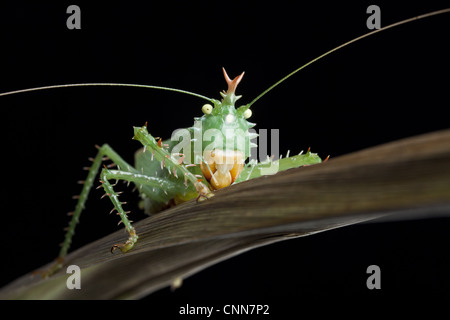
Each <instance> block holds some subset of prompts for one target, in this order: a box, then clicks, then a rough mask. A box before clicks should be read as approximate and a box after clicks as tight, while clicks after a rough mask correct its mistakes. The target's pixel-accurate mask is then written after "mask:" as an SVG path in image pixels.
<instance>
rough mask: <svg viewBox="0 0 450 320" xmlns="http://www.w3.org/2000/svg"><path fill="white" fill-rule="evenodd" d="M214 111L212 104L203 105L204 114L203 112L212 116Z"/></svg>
mask: <svg viewBox="0 0 450 320" xmlns="http://www.w3.org/2000/svg"><path fill="white" fill-rule="evenodd" d="M212 110H213V107H212V105H210V104H205V105H203V107H202V112H203V113H204V114H210V113H211V112H212Z"/></svg>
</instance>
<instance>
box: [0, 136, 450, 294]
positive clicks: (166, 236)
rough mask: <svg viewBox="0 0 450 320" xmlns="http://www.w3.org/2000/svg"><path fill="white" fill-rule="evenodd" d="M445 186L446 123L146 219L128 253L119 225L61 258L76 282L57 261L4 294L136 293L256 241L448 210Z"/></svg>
mask: <svg viewBox="0 0 450 320" xmlns="http://www.w3.org/2000/svg"><path fill="white" fill-rule="evenodd" d="M449 190H450V130H445V131H439V132H434V133H430V134H425V135H421V136H417V137H413V138H408V139H404V140H400V141H396V142H392V143H388V144H385V145H382V146H378V147H374V148H370V149H366V150H363V151H359V152H355V153H352V154H348V155H345V156H341V157H337V158H334V159H333V158H332V159H330V160H329V161H327V162H325V163H322V164H318V165H314V166H309V167H302V168H297V169H291V170H287V171H284V172H280V173H278V174H276V175H274V176H265V177H262V178H258V179H254V180H251V181H247V182H242V183H240V184H237V185H234V186H231V187H228V188H225V189H222V190H219V191H217V192H216V195H215V197H213V198H211V199H209V200H208V201H204V202H201V203H196V202H195V201H191V202H188V203H185V204H182V205H179V206H176V207H174V208H171V209H169V210H166V211H164V212H162V213H160V214H158V215H155V216H153V217H150V218H147V219H144V220H142V221H140V222H138V223H136V224H135V227H136V229H137V232H138V234H139V241H138V243H137V245H136V246H135V248H134V249H133V250H131V251H130V252H129V253H127V254H114V255H112V254H111V253H110V248H111V246H112V245H113V244H115V243H118V242H123V241H124V240H125V238H126V235H125V234H124V232H123V231H118V232H115V233H113V234H111V235H109V236H107V237H105V238H103V239H100V240H98V241H95V242H93V243H91V244H89V245H87V246H85V247H83V248H81V249H79V250H77V251H75V252H73V253H71V254H69V255H68V256H67V259H66V261H65V265H66V266H68V265H72V264H75V265H78V266H79V267H80V268H81V272H82V290H68V289H67V287H66V280H67V277H68V275H67V274H66V273H65V268H63V269H62V270H60V271H59V272H58V273H56V274H55V275H54V276H52V277H51V278H50V279H42V278H41V277H39V276H32V275H25V276H23V277H21V278H19V279H17V280H16V281H14V282H12V283H11V284H9V285H7V286H5V287H4V288H2V289H1V290H0V298H2V299H130V298H139V297H142V296H145V295H148V294H149V293H151V292H154V291H155V290H157V289H159V288H162V287H166V286H169V285H171V283H172V282H173V281H175V280H176V279H179V278H186V277H188V276H190V275H192V274H194V273H196V272H198V271H200V270H202V269H204V268H206V267H208V266H210V265H212V264H215V263H217V262H219V261H222V260H225V259H227V258H230V257H232V256H235V255H238V254H240V253H242V252H245V251H247V250H250V249H253V248H256V247H259V246H263V245H267V244H270V243H274V242H277V241H281V240H287V239H290V238H295V237H300V236H306V235H310V234H313V233H316V232H321V231H325V230H330V229H333V228H337V227H342V226H345V225H350V224H354V223H357V222H361V221H368V220H371V219H375V218H379V217H392V218H394V219H396V218H403V217H405V216H406V217H408V216H411V215H412V214H414V215H417V214H421V215H422V216H423V217H430V216H432V215H433V214H436V213H439V212H441V211H442V210H448V208H449V207H450V192H449ZM402 213H403V214H402ZM47 267H48V266H47ZM44 268H46V267H45V266H44V267H43V269H44Z"/></svg>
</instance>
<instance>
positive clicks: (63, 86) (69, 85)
mask: <svg viewBox="0 0 450 320" xmlns="http://www.w3.org/2000/svg"><path fill="white" fill-rule="evenodd" d="M71 87H136V88H147V89H159V90H166V91H174V92H179V93H184V94H189V95H191V96H194V97H197V98H201V99H205V100H207V101H209V102H211V103H214V99H211V98H208V97H205V96H202V95H200V94H197V93H194V92H190V91H186V90H180V89H174V88H168V87H159V86H149V85H144V84H130V83H74V84H60V85H53V86H45V87H36V88H29V89H22V90H16V91H9V92H5V93H0V97H1V96H7V95H11V94H17V93H24V92H31V91H39V90H48V89H57V88H71Z"/></svg>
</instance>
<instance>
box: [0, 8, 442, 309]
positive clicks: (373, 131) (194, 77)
mask: <svg viewBox="0 0 450 320" xmlns="http://www.w3.org/2000/svg"><path fill="white" fill-rule="evenodd" d="M70 4H72V3H63V2H60V3H59V4H58V5H53V6H50V5H46V4H37V3H22V4H21V3H20V2H15V4H14V5H7V4H0V38H1V67H0V70H1V71H0V73H1V76H0V83H1V85H0V92H7V91H11V90H17V89H24V88H30V87H37V86H45V85H54V84H66V83H82V82H120V83H137V84H153V85H161V86H168V87H174V88H180V89H185V90H189V91H193V92H197V93H199V94H203V95H206V96H209V97H212V98H219V94H218V93H219V91H220V90H223V89H225V88H226V84H225V81H224V80H223V76H222V72H221V67H225V68H226V69H227V71H228V73H229V75H230V76H231V77H235V76H236V75H238V74H239V73H241V72H242V71H245V72H246V73H245V77H244V79H243V81H242V82H241V84H240V85H239V88H238V94H242V95H243V98H242V99H241V102H242V103H247V102H250V101H251V100H252V99H253V98H254V97H256V96H257V95H258V94H259V93H260V92H262V91H263V90H264V89H266V88H267V87H269V86H270V85H271V84H273V83H274V82H275V81H277V80H279V79H280V78H282V77H283V76H285V75H286V74H287V73H289V72H290V71H292V70H293V69H295V68H296V67H299V66H300V65H302V64H304V63H306V62H308V61H309V60H311V59H313V58H315V57H317V56H318V55H320V54H322V53H324V52H325V51H327V50H330V49H332V48H334V47H336V46H338V45H340V44H342V43H344V42H346V41H348V40H351V39H353V38H355V37H357V36H359V35H361V34H364V33H366V32H368V29H367V27H366V19H367V17H368V14H366V9H367V7H368V6H369V5H370V4H372V3H371V2H366V1H358V2H355V3H353V4H351V3H347V4H341V3H339V4H331V3H324V2H320V3H317V4H314V5H313V4H309V3H308V4H307V3H302V2H298V3H296V4H295V5H294V4H292V3H284V2H280V1H277V2H273V3H265V2H263V3H261V2H259V3H258V2H254V3H251V2H245V1H241V2H224V3H215V2H214V3H209V4H202V5H193V4H188V3H170V4H167V5H166V6H164V5H162V4H160V3H159V4H156V3H147V4H145V5H143V4H141V3H139V4H137V3H133V2H121V3H118V2H117V3H114V2H107V3H106V2H105V3H103V4H101V5H100V4H97V5H93V4H89V3H83V2H79V3H77V4H78V5H79V6H80V8H81V19H82V20H81V30H68V29H67V28H66V19H67V17H68V14H66V8H67V7H68V6H69V5H70ZM376 4H378V5H379V6H380V7H381V19H382V20H381V23H382V26H385V25H388V24H390V23H393V22H397V21H400V20H402V19H406V18H410V17H413V16H417V15H419V14H423V13H427V12H430V11H433V10H437V9H442V8H444V5H443V4H439V3H437V2H427V3H426V4H425V3H419V4H411V3H409V2H402V3H399V2H397V3H396V4H391V3H387V2H386V3H385V2H380V1H378V2H377V3H376ZM449 20H450V15H449V14H446V15H442V16H436V17H433V18H427V19H424V20H421V21H417V22H413V23H410V24H407V25H404V26H401V27H398V28H395V29H392V30H389V31H386V32H382V33H379V34H377V35H375V36H372V37H370V38H367V39H365V40H362V41H360V42H357V43H355V44H352V45H351V46H349V47H346V48H344V49H342V50H340V51H338V52H336V53H333V54H332V55H330V56H328V57H326V58H325V59H323V60H320V61H319V62H317V63H315V64H313V65H311V66H310V67H308V68H306V69H305V70H303V71H301V72H300V73H298V74H297V75H296V76H294V77H293V78H291V79H289V80H288V81H286V82H285V83H283V84H282V85H280V86H279V87H277V88H276V89H274V90H273V91H272V92H270V93H269V94H267V95H266V96H265V97H264V98H262V99H261V100H260V101H258V102H257V103H256V104H255V105H254V106H253V107H252V109H253V116H252V118H251V119H250V120H251V121H252V122H256V123H257V128H265V129H271V128H278V129H280V134H281V137H280V152H281V153H286V152H287V150H291V152H299V151H301V150H306V149H307V148H308V147H312V150H313V151H314V152H318V153H319V155H321V156H322V157H325V156H327V155H331V156H332V157H336V156H339V155H342V154H346V153H349V152H352V151H357V150H360V149H363V148H367V147H371V146H375V145H378V144H381V143H385V142H388V141H392V140H396V139H399V138H403V137H408V136H412V135H416V134H421V133H426V132H431V131H434V130H439V129H444V128H448V125H449V117H448V114H447V112H446V111H447V110H446V109H448V105H449V102H448V99H449V84H450V82H449V80H448V75H449V74H450V63H449V61H448V58H449V57H450V49H449V48H448V42H449V40H448V39H449V31H450V23H449ZM202 104H203V101H202V100H199V99H197V98H194V97H191V96H185V95H182V94H177V93H171V92H163V91H155V90H147V89H136V88H105V87H95V88H72V89H56V90H47V91H40V92H33V93H23V94H19V95H13V96H7V97H1V98H0V114H1V116H0V121H1V130H2V136H1V137H2V138H1V139H2V159H3V160H4V161H5V162H4V164H3V166H2V178H3V179H2V184H1V185H2V193H1V199H2V200H1V209H0V214H1V223H2V228H1V233H0V235H1V242H2V251H3V254H2V258H1V259H2V263H1V268H2V270H1V275H2V277H1V279H0V283H1V284H6V283H8V282H9V281H11V280H13V279H15V278H16V277H18V276H20V275H22V274H24V273H26V272H29V271H31V270H33V269H35V268H38V267H40V266H41V265H43V264H44V263H46V262H48V261H50V260H52V259H53V258H54V257H55V256H56V255H57V253H58V249H59V248H58V243H59V242H60V241H62V239H63V236H64V233H63V231H62V228H63V227H65V226H66V225H67V222H68V217H67V216H66V212H68V211H71V210H73V206H74V204H75V202H74V201H73V200H71V196H72V195H74V194H78V193H79V191H80V186H79V185H77V184H76V182H77V181H78V180H82V179H84V177H85V172H84V171H83V170H82V167H83V166H86V165H89V163H88V161H87V158H88V157H92V156H94V155H95V152H96V149H95V148H94V145H95V144H99V145H100V144H102V143H109V144H110V145H111V146H112V147H113V148H114V149H115V150H116V151H117V152H119V153H120V154H121V155H122V156H123V157H124V158H125V159H126V160H127V161H129V162H132V161H133V152H134V151H135V150H136V149H138V148H139V144H138V143H137V142H136V141H133V140H131V137H132V134H133V130H132V127H133V126H141V125H143V124H144V123H145V122H146V121H147V122H148V124H149V131H150V132H151V133H152V134H153V135H155V136H161V137H169V135H170V134H171V132H172V131H173V130H174V129H177V128H183V127H187V126H189V125H191V124H192V121H193V117H194V116H200V115H201V106H202ZM130 191H131V188H130ZM100 194H101V193H100V192H97V190H96V191H93V193H92V194H91V197H90V200H89V201H88V203H87V210H86V212H85V213H84V214H83V215H82V217H81V224H80V225H79V227H78V229H77V235H76V237H75V238H74V243H73V248H74V249H75V248H78V247H80V246H82V245H84V244H86V243H89V242H90V241H93V240H95V239H98V238H100V237H102V236H104V235H107V234H109V233H110V232H112V231H115V230H117V228H118V227H117V226H116V224H117V222H118V220H117V218H115V217H111V216H108V212H109V210H110V205H108V204H106V201H107V200H99V196H100ZM130 199H134V200H136V199H137V197H136V196H135V195H131V196H130ZM132 217H133V218H132V219H133V220H137V219H139V218H142V217H143V214H141V213H139V212H136V210H134V211H133V213H132ZM449 227H450V221H449V219H443V218H442V219H429V220H420V221H410V222H392V223H384V224H368V225H356V226H351V227H346V228H342V229H338V230H334V231H330V232H326V233H322V234H318V235H314V236H311V237H306V238H301V239H296V240H291V241H288V242H283V243H278V244H275V245H271V246H268V247H264V248H260V249H256V250H254V251H251V252H248V253H245V254H243V255H241V256H239V257H235V258H233V259H231V260H229V261H226V262H223V263H220V264H218V265H216V266H213V267H211V268H209V269H207V270H205V271H203V272H201V273H200V274H197V275H194V276H192V277H191V278H188V279H187V280H185V282H184V284H183V287H181V288H180V289H179V290H177V291H176V292H174V293H171V292H170V291H169V289H164V290H161V291H159V292H156V293H155V294H153V295H151V296H150V297H149V300H152V299H153V301H154V300H158V298H161V299H165V300H170V301H176V302H180V303H184V302H187V301H197V300H204V299H214V300H218V301H234V300H239V299H241V300H240V301H255V300H258V301H261V302H265V303H271V302H273V301H275V300H282V301H287V300H289V299H292V298H294V299H297V298H298V299H300V298H302V297H317V298H319V297H320V298H323V297H327V298H330V299H332V298H333V297H334V298H335V297H336V296H339V297H342V296H349V297H356V296H358V297H364V298H367V299H371V298H373V297H379V296H383V295H402V294H405V293H412V294H417V295H419V296H420V295H425V294H434V293H435V294H439V295H450V277H449V275H448V274H449V273H448V267H449V266H450V258H449V254H448V244H449V240H450V238H449V237H450V236H449V230H450V229H449ZM372 264H375V265H378V266H380V267H381V271H382V289H381V290H378V291H370V290H368V289H367V288H366V284H365V283H366V279H367V276H368V275H367V274H366V268H367V267H368V266H369V265H372Z"/></svg>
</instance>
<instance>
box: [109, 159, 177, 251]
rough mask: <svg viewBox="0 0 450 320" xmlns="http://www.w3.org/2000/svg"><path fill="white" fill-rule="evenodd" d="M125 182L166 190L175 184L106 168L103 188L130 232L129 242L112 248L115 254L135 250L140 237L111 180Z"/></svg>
mask: <svg viewBox="0 0 450 320" xmlns="http://www.w3.org/2000/svg"><path fill="white" fill-rule="evenodd" d="M112 179H115V180H124V181H128V182H133V183H134V184H136V185H145V186H150V187H158V188H165V189H169V188H172V187H173V186H174V184H173V183H172V182H170V181H168V180H165V179H162V178H158V177H151V176H147V175H144V174H139V173H135V172H127V171H120V170H109V169H108V168H106V167H105V168H104V169H103V170H102V172H101V173H100V183H101V184H102V186H103V189H104V190H105V195H107V196H108V197H109V199H110V200H111V202H112V203H113V205H114V209H115V210H116V211H117V214H118V215H119V216H120V219H121V221H120V222H121V223H123V224H124V226H125V230H126V231H127V232H128V234H129V237H128V240H127V241H126V242H125V243H123V244H115V245H114V246H113V247H112V248H111V252H113V251H114V250H115V249H120V251H122V252H124V253H125V252H127V251H128V250H130V249H131V248H133V246H134V244H135V243H136V241H137V239H138V236H137V234H136V230H135V229H134V227H133V226H132V225H131V222H132V221H130V220H129V219H128V216H127V213H129V212H126V211H124V209H123V207H122V204H124V203H123V202H121V201H119V194H118V193H117V192H115V191H114V189H113V185H111V183H110V182H109V180H112Z"/></svg>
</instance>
